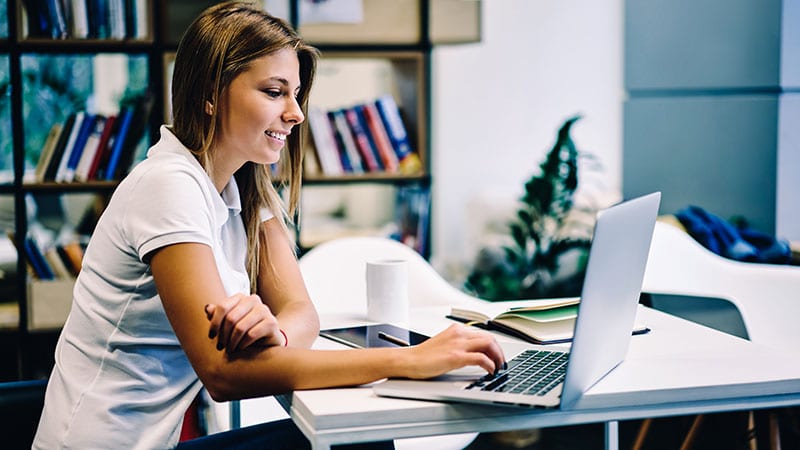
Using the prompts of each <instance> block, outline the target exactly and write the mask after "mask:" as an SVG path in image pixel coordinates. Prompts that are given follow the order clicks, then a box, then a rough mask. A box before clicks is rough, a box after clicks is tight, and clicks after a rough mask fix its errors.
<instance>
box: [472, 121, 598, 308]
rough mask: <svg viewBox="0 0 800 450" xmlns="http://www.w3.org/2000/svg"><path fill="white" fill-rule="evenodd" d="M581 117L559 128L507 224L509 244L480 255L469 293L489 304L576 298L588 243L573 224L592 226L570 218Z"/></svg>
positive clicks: (587, 239) (576, 173) (575, 179)
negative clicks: (574, 130)
mask: <svg viewBox="0 0 800 450" xmlns="http://www.w3.org/2000/svg"><path fill="white" fill-rule="evenodd" d="M579 118H580V116H576V117H572V118H570V119H568V120H567V121H566V122H565V123H564V124H563V125H562V126H561V128H560V129H559V131H558V136H557V139H556V142H555V144H554V145H553V148H552V149H551V150H550V152H549V153H548V154H547V156H546V158H545V160H544V161H543V162H542V163H541V164H540V169H541V171H540V173H538V174H534V175H533V176H532V177H531V178H530V179H529V180H528V181H527V182H526V183H525V192H524V194H523V195H522V197H521V198H520V202H519V208H518V209H517V211H516V215H515V217H514V218H513V220H512V221H511V222H510V223H509V224H508V232H509V237H510V240H509V244H508V245H503V246H501V248H499V249H497V248H484V249H482V250H481V251H480V253H479V255H478V258H477V261H476V263H475V266H474V267H473V269H472V271H471V273H470V274H469V275H468V277H467V279H466V282H465V288H466V290H467V291H469V292H470V293H472V294H474V295H476V296H478V297H481V298H483V299H486V300H492V301H497V300H516V299H528V298H545V297H564V296H578V295H580V290H581V287H582V284H583V274H584V270H585V265H586V264H585V263H586V256H587V255H588V249H589V245H590V243H591V239H590V238H587V237H585V236H586V235H587V233H585V232H584V233H576V232H575V226H579V227H581V226H583V227H585V226H587V225H591V224H585V223H584V224H576V223H575V222H574V221H573V220H572V219H571V213H572V212H574V211H573V209H574V207H575V206H574V203H573V196H574V194H575V191H576V189H577V188H578V159H579V157H585V156H588V155H582V154H580V153H579V151H578V150H577V148H576V147H575V143H574V142H573V140H572V138H571V137H570V128H571V127H572V125H573V124H574V123H575V122H576V121H577V120H578V119H579ZM584 212H585V211H584ZM584 231H585V230H584Z"/></svg>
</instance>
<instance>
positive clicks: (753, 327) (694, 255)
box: [642, 221, 800, 353]
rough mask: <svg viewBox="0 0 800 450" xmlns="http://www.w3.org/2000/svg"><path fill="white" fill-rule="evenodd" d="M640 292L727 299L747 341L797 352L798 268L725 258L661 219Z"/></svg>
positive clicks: (799, 340) (799, 308) (799, 329)
mask: <svg viewBox="0 0 800 450" xmlns="http://www.w3.org/2000/svg"><path fill="white" fill-rule="evenodd" d="M642 291H643V292H646V293H651V294H668V295H681V296H690V297H708V298H719V299H724V300H727V301H729V302H731V303H732V304H733V305H734V306H735V307H736V309H737V310H738V311H739V313H740V314H741V316H742V321H743V322H744V326H745V329H746V331H747V337H748V339H749V340H751V341H753V342H757V343H759V344H762V345H765V346H768V347H772V348H775V349H780V350H782V351H786V352H794V353H798V352H800V350H799V349H798V343H800V327H798V326H797V317H798V316H800V295H798V294H800V267H797V266H786V265H775V264H756V263H746V262H740V261H734V260H731V259H727V258H724V257H722V256H719V255H717V254H715V253H712V252H711V251H709V250H707V249H706V248H705V247H703V246H702V245H700V244H699V243H698V242H697V241H695V240H694V239H693V238H692V237H691V236H690V235H689V234H687V233H686V232H685V231H683V230H681V229H680V228H678V227H676V226H674V225H672V224H669V223H666V222H662V221H659V222H657V223H656V227H655V231H654V233H653V242H652V244H651V248H650V256H649V259H648V261H647V269H646V270H645V275H644V282H643V287H642Z"/></svg>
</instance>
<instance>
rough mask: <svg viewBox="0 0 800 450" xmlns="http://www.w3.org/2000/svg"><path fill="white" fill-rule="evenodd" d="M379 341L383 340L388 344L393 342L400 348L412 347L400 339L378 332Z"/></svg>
mask: <svg viewBox="0 0 800 450" xmlns="http://www.w3.org/2000/svg"><path fill="white" fill-rule="evenodd" d="M378 339H383V340H384V341H386V342H391V343H392V344H394V345H399V346H400V347H410V346H411V344H409V343H408V341H404V340H402V339H400V338H399V337H396V336H392V335H391V334H387V333H384V332H383V331H379V332H378Z"/></svg>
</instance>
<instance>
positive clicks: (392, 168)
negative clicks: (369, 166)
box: [359, 103, 400, 172]
mask: <svg viewBox="0 0 800 450" xmlns="http://www.w3.org/2000/svg"><path fill="white" fill-rule="evenodd" d="M359 109H360V111H361V113H362V114H363V116H364V122H365V123H366V125H367V126H366V128H367V130H369V133H370V134H371V136H372V141H373V142H374V143H375V148H376V149H377V151H378V155H380V157H381V162H383V167H384V168H385V169H386V171H387V172H397V170H398V169H399V167H400V161H399V159H398V157H397V154H396V153H395V151H394V147H393V146H392V141H390V140H389V136H388V135H387V133H386V128H384V125H383V121H382V120H381V117H380V113H379V112H378V108H377V107H376V106H375V104H374V103H367V104H364V105H362V106H360V107H359Z"/></svg>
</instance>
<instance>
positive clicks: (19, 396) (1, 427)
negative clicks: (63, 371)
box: [0, 380, 47, 448]
mask: <svg viewBox="0 0 800 450" xmlns="http://www.w3.org/2000/svg"><path fill="white" fill-rule="evenodd" d="M46 389H47V380H30V381H11V382H6V383H0V417H2V420H0V436H2V442H3V445H2V447H3V448H31V444H32V443H33V437H34V435H35V434H36V429H37V428H38V426H39V416H40V415H41V414H42V408H43V407H44V393H45V390H46Z"/></svg>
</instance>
